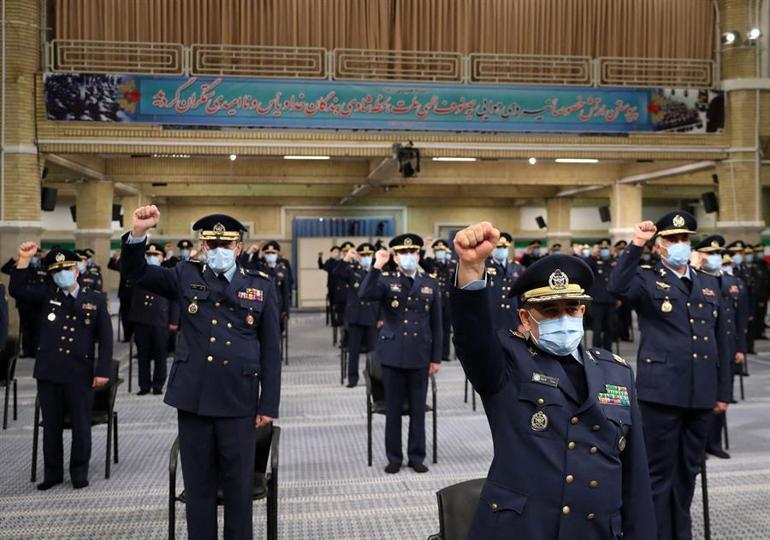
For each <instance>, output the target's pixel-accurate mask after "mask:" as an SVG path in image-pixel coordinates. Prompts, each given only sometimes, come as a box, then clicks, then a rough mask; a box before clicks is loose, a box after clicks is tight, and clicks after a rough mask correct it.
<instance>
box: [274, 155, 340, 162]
mask: <svg viewBox="0 0 770 540" xmlns="http://www.w3.org/2000/svg"><path fill="white" fill-rule="evenodd" d="M283 159H311V160H317V161H320V160H327V159H331V157H329V156H283Z"/></svg>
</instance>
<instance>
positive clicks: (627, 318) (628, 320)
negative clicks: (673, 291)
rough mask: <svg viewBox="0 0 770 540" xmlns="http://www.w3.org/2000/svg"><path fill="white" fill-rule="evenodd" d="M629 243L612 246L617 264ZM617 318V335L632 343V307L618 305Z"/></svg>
mask: <svg viewBox="0 0 770 540" xmlns="http://www.w3.org/2000/svg"><path fill="white" fill-rule="evenodd" d="M627 245H628V242H626V241H625V240H618V241H617V242H615V243H614V244H613V245H612V257H613V260H614V261H615V262H617V259H618V257H620V254H621V253H623V250H624V249H626V246H627ZM644 260H645V255H644V254H642V261H644ZM616 306H617V307H616V311H617V318H616V324H615V335H616V336H617V337H618V338H620V339H622V340H623V341H631V326H632V325H633V314H632V309H631V306H629V305H628V304H627V303H625V302H623V301H618V302H617V303H616Z"/></svg>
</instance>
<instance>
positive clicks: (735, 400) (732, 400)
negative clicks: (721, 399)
mask: <svg viewBox="0 0 770 540" xmlns="http://www.w3.org/2000/svg"><path fill="white" fill-rule="evenodd" d="M730 403H732V404H733V405H735V404H736V403H738V400H737V399H731V400H730Z"/></svg>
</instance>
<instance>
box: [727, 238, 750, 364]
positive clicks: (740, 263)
mask: <svg viewBox="0 0 770 540" xmlns="http://www.w3.org/2000/svg"><path fill="white" fill-rule="evenodd" d="M725 249H726V250H727V252H728V253H729V254H730V257H731V258H732V267H733V272H732V273H733V275H734V276H735V277H737V278H738V279H740V280H741V281H742V282H743V284H744V286H745V287H746V293H747V295H748V298H749V325H751V324H753V323H754V312H755V310H756V307H757V296H756V294H755V289H756V284H755V283H754V276H753V275H752V273H751V268H750V267H749V265H748V264H747V262H746V257H747V253H748V251H749V250H751V251H752V252H753V250H752V249H751V248H750V246H749V245H748V244H746V242H744V241H743V240H736V241H734V242H731V243H730V244H727V246H726V247H725ZM746 347H747V348H748V351H747V352H749V353H750V354H756V351H755V350H754V336H752V335H751V333H747V334H746Z"/></svg>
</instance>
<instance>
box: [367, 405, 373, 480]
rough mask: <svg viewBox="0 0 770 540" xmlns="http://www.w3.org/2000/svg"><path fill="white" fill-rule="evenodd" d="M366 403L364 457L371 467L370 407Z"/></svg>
mask: <svg viewBox="0 0 770 540" xmlns="http://www.w3.org/2000/svg"><path fill="white" fill-rule="evenodd" d="M368 399H369V398H368V397H367V403H366V435H367V437H366V455H367V463H368V464H369V466H370V467H371V466H372V406H371V404H370V403H369V402H368Z"/></svg>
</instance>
